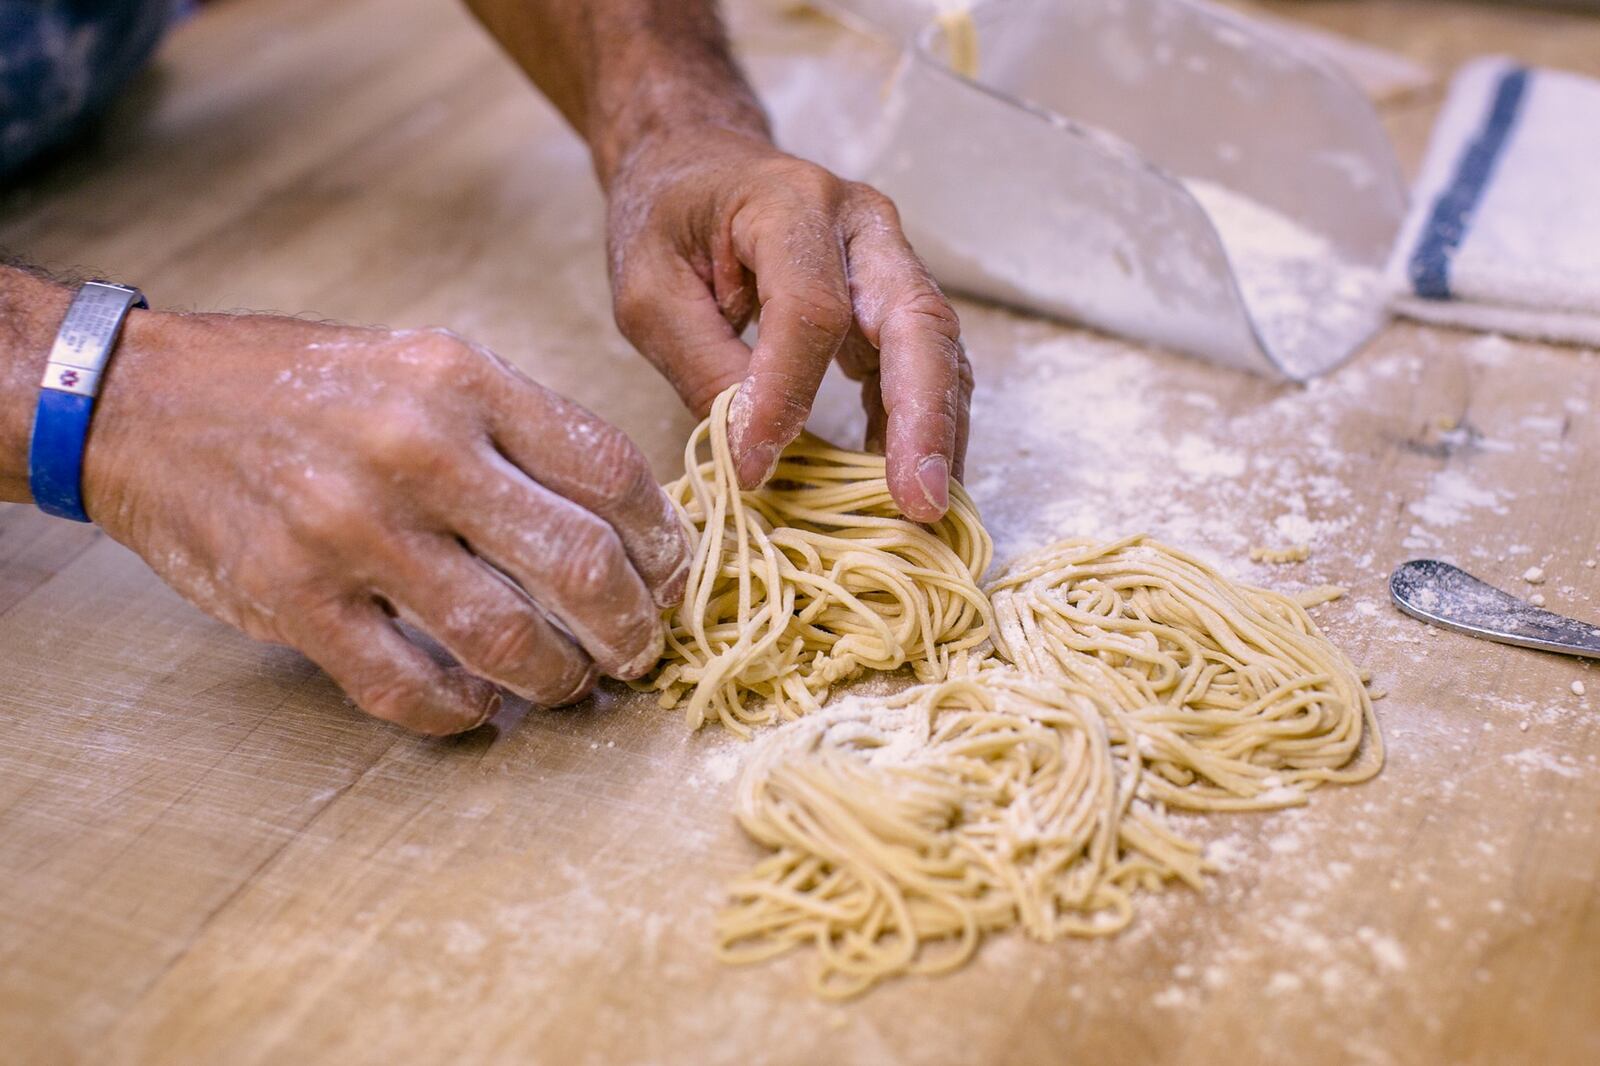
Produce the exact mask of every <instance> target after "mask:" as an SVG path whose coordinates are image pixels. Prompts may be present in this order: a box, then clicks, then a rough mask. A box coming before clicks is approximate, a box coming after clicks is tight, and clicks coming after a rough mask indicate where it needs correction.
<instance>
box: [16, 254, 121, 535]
mask: <svg viewBox="0 0 1600 1066" xmlns="http://www.w3.org/2000/svg"><path fill="white" fill-rule="evenodd" d="M148 306H149V304H147V303H146V302H145V298H144V295H143V294H142V293H141V292H139V290H138V289H130V288H127V287H125V286H122V285H112V284H110V283H108V282H104V281H90V282H85V283H84V285H83V287H82V288H80V289H79V290H78V294H77V295H76V296H75V297H73V300H72V306H70V307H69V308H67V317H66V318H65V320H63V321H62V323H61V329H60V331H59V332H57V333H56V340H55V344H54V345H53V346H52V347H51V349H50V362H49V363H48V364H47V365H46V367H45V372H44V381H43V382H41V383H40V384H41V387H40V390H39V408H38V410H37V411H36V412H35V413H34V416H33V439H32V441H31V443H30V446H29V449H28V486H29V489H30V490H31V491H32V493H33V501H34V502H35V503H36V504H38V505H39V507H40V508H41V509H42V510H44V511H46V512H47V513H49V514H53V515H55V516H57V517H58V518H72V519H76V520H77V521H79V522H87V521H89V516H88V514H87V513H86V512H85V511H84V509H83V452H84V444H85V443H86V442H87V440H88V437H89V420H90V416H91V415H92V414H93V413H94V398H95V396H96V395H97V394H98V393H99V391H100V375H101V373H102V372H103V371H104V370H105V367H106V363H107V362H108V361H109V360H110V359H111V352H112V350H113V349H114V348H115V347H116V345H117V336H118V334H120V333H121V332H122V323H123V320H124V319H126V318H127V316H128V311H129V310H130V309H132V308H135V307H148Z"/></svg>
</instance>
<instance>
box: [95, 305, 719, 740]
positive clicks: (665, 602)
mask: <svg viewBox="0 0 1600 1066" xmlns="http://www.w3.org/2000/svg"><path fill="white" fill-rule="evenodd" d="M84 496H85V502H86V505H87V509H88V511H89V514H90V516H91V517H92V518H93V519H94V520H95V521H96V522H97V523H98V524H99V525H101V526H102V527H103V528H104V529H105V530H106V531H107V532H108V533H110V535H111V536H113V537H115V538H116V539H117V540H119V541H121V542H122V543H123V544H126V545H128V546H129V547H130V548H132V549H133V550H134V551H136V552H138V553H139V555H141V556H142V557H143V558H144V559H145V561H146V562H148V563H149V564H150V565H151V567H153V568H154V569H155V571H156V572H157V573H158V574H160V575H161V577H162V578H164V579H165V580H166V581H167V582H168V583H170V584H171V585H172V586H173V587H174V588H176V589H177V590H178V591H179V592H181V593H182V594H183V595H184V596H186V597H187V598H188V599H190V600H191V601H193V602H194V603H195V604H197V605H198V606H200V607H201V608H202V609H204V610H205V611H207V612H208V613H210V614H212V615H214V616H215V617H217V618H219V619H221V620H223V621H225V622H227V623H229V624H231V625H234V626H237V627H238V628H240V629H242V630H243V631H244V632H246V633H248V634H249V635H250V636H252V637H256V638H258V639H261V640H268V641H274V642H278V643H283V644H288V645H292V646H293V647H295V648H298V649H300V650H301V651H302V652H304V653H305V654H306V655H307V656H309V657H310V658H311V659H312V660H314V661H315V662H316V663H318V664H319V665H320V666H322V667H323V669H325V670H326V671H327V672H328V673H329V674H330V675H331V676H332V677H333V679H334V680H335V681H336V682H337V683H338V684H339V685H340V686H341V687H342V688H343V689H344V690H345V692H346V693H348V694H349V696H350V697H351V698H352V699H353V700H355V702H356V703H357V704H359V705H360V706H361V708H362V709H363V710H365V711H367V712H368V713H369V714H373V715H376V716H377V717H379V718H384V719H388V720H390V721H393V722H397V723H399V724H401V725H403V726H406V727H408V728H410V729H414V730H417V731H419V732H423V733H433V734H446V733H456V732H460V731H462V730H466V729H471V728H473V727H474V726H477V725H479V724H481V723H482V722H484V721H486V720H487V719H488V718H489V717H490V716H491V715H492V714H493V713H494V712H495V710H496V708H497V707H498V706H499V702H500V700H499V694H498V691H497V690H496V687H495V686H496V685H500V686H504V687H505V688H507V689H510V690H511V691H513V692H516V693H519V694H521V695H523V696H525V697H527V698H528V699H529V700H530V701H532V702H533V703H534V704H536V705H538V706H555V705H559V704H564V703H569V702H572V701H574V700H577V699H579V698H581V697H582V696H584V695H585V694H586V693H587V692H588V691H589V690H590V689H591V687H592V686H593V685H594V682H595V679H596V677H597V675H598V674H602V673H603V674H608V675H611V676H615V677H620V678H633V677H638V676H640V675H641V674H643V673H644V672H645V671H647V670H648V669H650V667H651V666H653V665H654V664H655V662H656V660H657V659H658V658H659V657H660V654H661V649H662V642H663V629H662V622H661V609H662V608H663V607H665V606H669V605H671V604H674V603H676V602H677V601H678V600H679V599H680V598H681V597H682V595H683V588H684V583H685V579H686V576H687V573H688V564H689V553H688V544H687V541H686V539H685V535H684V532H683V530H682V528H681V526H680V523H679V520H678V518H677V515H676V513H675V512H674V510H673V508H672V506H671V504H670V503H669V501H668V500H667V498H666V496H665V495H664V494H663V493H662V492H661V490H660V488H659V487H658V486H657V485H656V483H655V479H654V478H653V477H652V475H651V472H650V468H649V466H648V465H647V464H646V463H645V461H644V458H643V457H642V456H641V455H640V453H639V451H638V449H637V448H635V447H634V446H633V444H632V443H631V442H630V441H629V440H628V438H627V437H626V436H624V435H623V434H622V433H621V432H619V431H618V430H616V429H615V428H613V427H612V426H610V425H608V424H606V423H605V422H602V421H601V420H600V419H598V418H596V417H595V416H594V415H592V414H590V413H589V412H587V411H585V410H584V409H583V408H581V407H579V406H577V405H576V404H574V403H571V402H569V401H567V400H564V399H562V398H561V397H559V396H557V395H555V394H553V393H551V392H549V391H547V390H545V389H543V388H541V387H540V386H538V385H536V384H534V383H533V382H531V381H529V380H528V379H527V378H525V377H523V376H522V375H521V374H520V373H518V372H517V371H516V370H514V369H512V368H511V367H509V366H507V365H506V364H504V363H502V362H501V361H500V360H498V359H496V358H495V357H494V356H493V355H491V354H489V353H488V352H486V351H483V350H481V349H478V348H475V347H473V346H471V345H469V344H467V343H465V342H464V341H462V340H460V339H458V338H456V337H454V336H453V335H451V334H448V333H443V332H431V331H430V332H417V333H390V332H385V331H380V330H369V329H354V328H347V327H340V326H330V325H322V324H317V323H310V322H303V321H298V320H294V319H284V318H274V317H265V316H221V315H172V314H160V313H151V312H135V313H134V314H133V315H131V316H130V317H129V320H128V323H127V326H126V328H125V330H124V333H123V338H122V342H121V343H120V345H119V346H118V349H117V352H116V355H115V357H114V358H113V360H112V363H111V367H110V370H109V372H108V374H107V377H106V380H105V383H104V387H103V389H102V391H101V396H100V400H99V404H98V407H97V409H96V413H95V419H94V425H93V428H92V430H91V432H90V435H89V445H88V453H87V456H86V460H85V474H84ZM395 615H398V616H399V617H400V618H402V619H404V620H405V621H406V622H408V623H410V624H411V625H413V626H415V627H416V628H417V629H420V630H422V631H424V632H426V633H428V634H429V635H431V636H432V637H433V638H434V639H435V640H437V641H438V643H439V644H440V645H442V646H443V647H444V648H445V649H447V650H448V651H449V652H450V654H451V655H452V656H454V658H455V659H456V660H457V661H458V662H459V663H460V664H461V666H460V667H459V668H458V667H452V666H441V665H439V664H438V663H437V662H436V661H435V660H434V659H433V658H432V657H431V656H429V655H428V654H427V653H426V652H424V651H423V649H421V648H419V647H418V646H417V645H415V644H413V643H412V642H411V641H409V640H408V639H407V638H406V637H405V635H404V634H403V633H402V632H401V630H400V629H398V628H397V627H396V625H395V624H394V621H393V617H394V616H395Z"/></svg>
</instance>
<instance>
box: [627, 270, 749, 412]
mask: <svg viewBox="0 0 1600 1066" xmlns="http://www.w3.org/2000/svg"><path fill="white" fill-rule="evenodd" d="M633 254H634V256H635V259H634V260H633V261H631V262H630V263H629V264H628V266H627V269H626V271H625V272H622V273H620V274H619V280H618V282H617V284H616V292H615V295H614V297H613V305H614V306H613V310H614V313H615V316H616V319H617V328H618V329H620V330H621V331H622V335H623V336H624V337H626V338H628V341H629V342H630V343H631V344H632V345H633V346H634V347H635V348H637V349H639V352H640V354H641V355H643V356H644V357H645V358H646V359H648V360H649V361H650V363H651V365H653V366H654V367H655V368H656V369H657V370H658V371H660V372H661V374H662V376H663V377H665V378H666V379H667V381H668V382H669V383H670V384H671V385H672V387H673V388H674V389H676V390H677V393H678V396H679V397H680V398H682V400H683V403H684V406H686V407H688V408H689V410H691V411H693V412H694V413H695V415H696V416H697V417H700V418H704V417H705V416H706V414H707V413H708V412H709V411H710V410H711V401H712V400H715V399H716V398H717V396H718V394H720V393H721V392H722V391H723V390H724V389H726V388H727V387H728V386H730V385H733V384H735V383H736V382H739V381H742V380H743V379H744V375H745V371H746V370H748V369H749V366H750V349H749V347H748V346H746V344H745V343H744V341H742V340H740V339H739V334H738V329H741V328H743V323H744V322H747V321H748V320H749V317H750V303H751V296H750V294H749V293H748V291H747V290H746V289H745V287H744V286H743V285H742V284H740V285H733V284H732V283H726V284H724V286H723V291H722V292H721V293H720V296H718V295H713V293H712V291H711V290H710V289H708V288H707V287H706V283H705V282H704V281H703V280H702V279H701V278H700V276H699V275H697V274H696V273H695V271H694V268H693V267H691V266H690V265H689V264H688V263H687V262H685V261H684V259H683V258H682V257H680V256H678V255H677V254H676V253H674V252H671V251H667V250H645V251H639V252H635V253H633Z"/></svg>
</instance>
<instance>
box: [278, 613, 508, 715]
mask: <svg viewBox="0 0 1600 1066" xmlns="http://www.w3.org/2000/svg"><path fill="white" fill-rule="evenodd" d="M288 628H289V631H290V632H289V636H290V639H291V642H292V643H293V644H294V645H295V647H297V648H299V649H300V651H302V652H303V653H304V654H305V655H306V657H307V658H309V659H310V660H311V661H312V662H314V663H316V664H317V665H318V666H320V667H322V669H323V670H324V671H326V672H327V674H328V676H329V677H331V678H332V679H333V681H334V683H335V684H337V685H338V686H339V687H340V688H341V689H343V690H344V691H345V694H346V695H348V696H349V697H350V698H351V699H352V700H354V701H355V703H356V706H358V707H360V708H361V709H362V710H363V711H365V712H367V713H368V714H370V715H372V716H373V717H374V718H382V719H383V720H385V721H388V722H393V723H395V724H396V725H400V726H404V727H405V728H407V729H411V730H414V731H416V732H418V733H427V734H429V735H431V736H447V735H449V734H451V733H462V732H465V731H466V730H468V729H473V728H476V727H477V726H480V725H482V724H483V723H484V722H487V721H488V720H489V719H490V718H492V717H494V713H495V711H497V710H499V708H500V694H499V693H498V692H497V691H495V687H494V686H493V685H491V684H489V682H487V681H484V680H481V679H479V678H476V677H473V676H472V675H470V674H468V673H467V672H466V671H465V670H459V669H447V668H445V667H442V666H440V665H439V664H438V663H436V662H434V661H433V660H432V659H431V658H429V657H428V655H427V654H426V653H425V652H423V650H422V649H421V648H419V647H417V646H416V645H415V644H413V643H411V642H410V641H409V640H407V639H406V638H405V637H404V636H403V635H402V634H401V633H400V631H399V630H398V629H396V628H395V626H394V623H393V622H391V621H390V620H389V619H388V617H387V616H385V615H384V613H383V611H382V610H380V609H379V607H378V605H377V604H376V603H373V602H339V603H333V604H330V605H328V606H326V607H324V608H322V609H321V610H318V611H315V612H311V613H308V614H305V615H302V616H300V617H298V618H295V619H292V620H290V622H289V625H288Z"/></svg>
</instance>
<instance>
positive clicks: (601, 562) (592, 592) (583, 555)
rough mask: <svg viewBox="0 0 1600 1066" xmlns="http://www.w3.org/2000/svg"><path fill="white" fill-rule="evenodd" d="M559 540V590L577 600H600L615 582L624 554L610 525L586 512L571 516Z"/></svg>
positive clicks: (612, 587) (609, 591)
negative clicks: (560, 558)
mask: <svg viewBox="0 0 1600 1066" xmlns="http://www.w3.org/2000/svg"><path fill="white" fill-rule="evenodd" d="M561 540H562V548H563V552H562V558H563V563H562V566H561V570H560V573H559V574H558V576H557V581H558V583H559V585H560V586H561V589H562V592H563V593H564V594H565V595H566V596H568V597H569V598H571V599H573V600H576V601H578V602H580V603H591V602H595V601H599V600H603V599H604V598H605V597H606V596H607V595H608V594H610V593H611V591H612V590H613V589H614V588H615V587H616V585H617V576H618V572H619V571H620V569H621V567H622V561H623V559H624V558H625V556H624V554H623V550H622V541H621V540H620V539H619V538H618V537H617V535H616V533H615V532H613V531H612V529H611V527H610V526H608V525H606V524H605V523H604V522H601V521H600V520H599V519H597V518H593V517H592V516H590V515H587V514H585V515H584V516H582V518H581V519H576V520H572V524H571V525H570V526H569V528H568V530H567V531H566V533H565V536H563V537H562V538H561Z"/></svg>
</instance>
